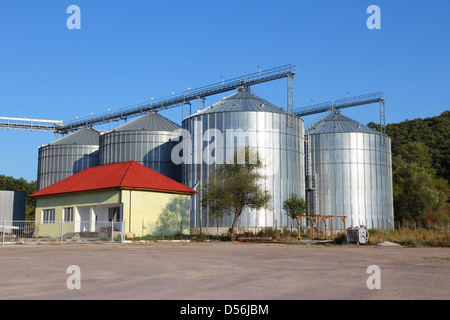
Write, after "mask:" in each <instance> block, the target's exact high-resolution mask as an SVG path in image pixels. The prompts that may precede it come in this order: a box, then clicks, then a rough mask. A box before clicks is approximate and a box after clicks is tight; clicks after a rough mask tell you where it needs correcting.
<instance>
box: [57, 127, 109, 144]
mask: <svg viewBox="0 0 450 320" xmlns="http://www.w3.org/2000/svg"><path fill="white" fill-rule="evenodd" d="M99 136H100V133H99V132H97V131H95V130H94V129H92V128H82V129H80V130H78V131H75V132H73V133H71V134H69V135H67V136H65V137H62V138H60V139H58V140H55V141H53V142H51V143H50V145H52V146H53V145H71V144H78V145H98V139H99Z"/></svg>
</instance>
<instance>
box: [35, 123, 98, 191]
mask: <svg viewBox="0 0 450 320" xmlns="http://www.w3.org/2000/svg"><path fill="white" fill-rule="evenodd" d="M99 135H100V134H99V133H98V132H97V131H95V130H93V129H91V128H82V129H80V130H78V131H76V132H73V133H71V134H69V135H67V136H65V137H62V138H60V139H58V140H56V141H54V142H52V143H50V144H48V145H45V146H41V147H39V159H38V176H37V189H38V190H41V189H43V188H46V187H48V186H49V185H51V184H54V183H56V182H58V181H60V180H62V179H65V178H67V177H69V176H71V175H73V174H75V173H78V172H80V171H83V170H84V169H87V168H89V167H94V166H97V165H98V148H99V147H98V139H99Z"/></svg>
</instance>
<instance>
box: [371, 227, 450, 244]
mask: <svg viewBox="0 0 450 320" xmlns="http://www.w3.org/2000/svg"><path fill="white" fill-rule="evenodd" d="M383 241H390V242H395V243H398V244H400V245H402V246H405V247H412V248H421V247H447V248H448V247H450V233H449V232H436V231H435V230H433V229H430V230H427V229H424V228H420V229H417V230H412V229H406V228H400V229H396V230H373V229H372V230H369V244H372V245H373V244H377V243H381V242H383Z"/></svg>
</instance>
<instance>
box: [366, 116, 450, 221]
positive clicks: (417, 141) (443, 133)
mask: <svg viewBox="0 0 450 320" xmlns="http://www.w3.org/2000/svg"><path fill="white" fill-rule="evenodd" d="M369 126H370V127H372V128H375V129H379V126H378V125H376V124H374V123H369ZM386 134H387V135H388V136H390V137H391V146H392V170H393V172H392V174H393V187H394V214H395V220H396V221H400V222H405V221H415V222H417V223H420V224H422V225H424V224H427V223H432V222H449V220H450V213H449V207H450V205H449V197H450V191H449V180H450V111H444V112H443V113H442V114H441V115H440V116H435V117H430V118H425V119H414V120H406V121H403V122H400V123H393V124H388V125H387V126H386Z"/></svg>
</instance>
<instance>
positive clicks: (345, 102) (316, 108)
mask: <svg viewBox="0 0 450 320" xmlns="http://www.w3.org/2000/svg"><path fill="white" fill-rule="evenodd" d="M376 102H384V93H382V92H375V93H369V94H364V95H360V96H355V97H349V98H343V99H339V100H333V101H328V102H323V103H319V104H315V105H310V106H307V107H302V108H297V109H295V110H294V114H295V115H297V116H299V117H302V116H307V115H311V114H316V113H322V112H326V111H329V110H331V109H344V108H350V107H356V106H361V105H365V104H371V103H376Z"/></svg>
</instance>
